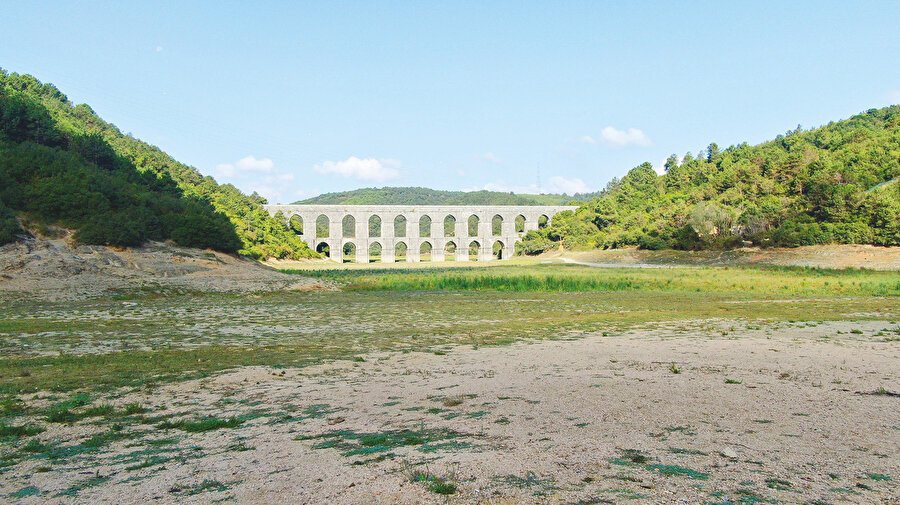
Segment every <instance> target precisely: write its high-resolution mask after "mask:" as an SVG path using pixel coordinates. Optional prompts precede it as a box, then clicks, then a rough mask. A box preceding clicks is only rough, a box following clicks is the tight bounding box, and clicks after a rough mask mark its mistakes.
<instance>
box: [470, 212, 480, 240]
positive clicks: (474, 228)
mask: <svg viewBox="0 0 900 505" xmlns="http://www.w3.org/2000/svg"><path fill="white" fill-rule="evenodd" d="M469 236H470V237H477V236H478V216H476V215H475V214H472V215H471V216H469Z"/></svg>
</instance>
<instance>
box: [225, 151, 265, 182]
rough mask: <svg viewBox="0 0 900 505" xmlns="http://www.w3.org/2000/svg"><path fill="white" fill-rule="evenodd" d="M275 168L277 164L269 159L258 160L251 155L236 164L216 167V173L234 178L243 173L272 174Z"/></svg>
mask: <svg viewBox="0 0 900 505" xmlns="http://www.w3.org/2000/svg"><path fill="white" fill-rule="evenodd" d="M273 168H275V162H273V161H272V160H270V159H269V158H262V159H256V158H255V157H254V156H252V155H250V156H247V157H244V158H241V159H239V160H237V161H236V162H234V163H221V164H219V165H216V172H218V173H219V174H221V175H224V176H225V177H234V176H235V175H238V174H239V173H241V172H271V171H272V169H273Z"/></svg>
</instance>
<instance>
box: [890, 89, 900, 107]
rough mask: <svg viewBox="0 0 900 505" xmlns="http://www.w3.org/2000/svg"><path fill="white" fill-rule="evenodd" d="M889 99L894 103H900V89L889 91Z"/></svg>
mask: <svg viewBox="0 0 900 505" xmlns="http://www.w3.org/2000/svg"><path fill="white" fill-rule="evenodd" d="M887 99H888V102H889V103H891V104H892V105H896V104H900V89H895V90H894V91H890V92H888V94H887Z"/></svg>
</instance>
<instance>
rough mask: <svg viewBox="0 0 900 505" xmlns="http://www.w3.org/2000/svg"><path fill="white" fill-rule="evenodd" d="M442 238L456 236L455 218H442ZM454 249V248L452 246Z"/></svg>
mask: <svg viewBox="0 0 900 505" xmlns="http://www.w3.org/2000/svg"><path fill="white" fill-rule="evenodd" d="M444 236H445V237H455V236H456V218H455V217H453V216H447V217H445V218H444ZM454 247H456V246H455V245H454Z"/></svg>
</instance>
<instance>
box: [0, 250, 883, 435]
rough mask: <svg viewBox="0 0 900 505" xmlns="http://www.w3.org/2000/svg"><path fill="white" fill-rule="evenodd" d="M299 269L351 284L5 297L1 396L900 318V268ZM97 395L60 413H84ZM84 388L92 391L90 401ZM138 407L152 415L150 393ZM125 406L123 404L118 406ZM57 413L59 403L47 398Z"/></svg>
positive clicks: (0, 308)
mask: <svg viewBox="0 0 900 505" xmlns="http://www.w3.org/2000/svg"><path fill="white" fill-rule="evenodd" d="M486 265H490V266H477V267H472V266H465V267H456V268H448V267H432V268H419V267H415V268H388V269H358V268H332V269H324V268H318V269H316V270H303V271H297V272H296V273H301V274H304V275H312V276H316V277H321V278H327V279H333V280H336V281H339V282H341V283H344V285H345V286H346V288H345V291H343V292H318V293H297V292H276V293H262V294H258V295H255V296H253V297H247V296H236V295H232V294H203V295H200V294H190V293H188V294H173V295H172V296H168V297H164V296H157V295H156V294H152V295H146V296H143V297H140V296H136V297H134V298H132V299H133V300H135V305H133V306H128V307H123V305H122V302H121V301H120V300H118V299H117V298H115V297H113V298H108V299H90V300H80V301H71V302H65V303H53V302H32V301H28V300H27V299H22V298H13V299H2V295H0V355H2V356H3V358H0V394H2V395H5V396H4V399H3V401H2V402H0V409H2V412H0V413H4V415H19V414H17V413H16V412H15V411H17V410H19V409H22V408H24V407H23V406H22V405H21V404H20V403H19V402H18V400H16V395H19V394H22V393H26V392H34V391H40V390H44V391H47V390H50V391H73V390H76V391H84V390H85V388H87V389H88V390H92V391H97V392H101V393H102V392H105V391H111V390H115V389H119V388H122V387H127V388H142V389H151V388H153V387H155V386H157V385H160V384H165V383H167V382H171V381H180V380H187V379H196V378H202V377H204V376H207V375H209V374H212V373H216V372H218V371H221V370H225V369H230V368H234V367H240V366H272V367H283V368H291V367H293V368H296V367H304V366H307V365H312V364H318V363H321V362H323V361H324V360H331V359H350V360H352V359H354V358H356V357H361V356H362V355H364V354H367V353H371V352H380V351H394V352H410V351H425V352H438V353H444V352H446V349H449V347H448V346H449V345H453V344H469V345H477V346H485V345H501V344H507V343H511V342H514V341H518V340H522V339H545V338H571V337H573V336H577V335H580V334H583V333H585V332H598V333H599V332H604V333H606V334H616V333H617V332H619V331H621V330H624V329H627V328H630V327H633V326H635V325H645V324H648V323H649V324H652V323H657V322H667V321H685V320H701V319H710V318H727V319H734V320H744V321H752V322H754V323H756V326H757V327H759V324H761V323H768V322H772V321H787V320H794V321H817V322H821V321H831V320H847V319H854V320H865V319H881V320H885V319H887V320H891V319H896V318H897V315H898V314H900V296H898V293H900V274H897V273H896V272H874V271H863V270H848V271H837V270H819V269H802V268H756V267H754V268H749V267H748V268H667V269H625V268H615V269H597V268H590V267H584V266H579V265H559V264H556V265H542V264H509V263H502V264H501V263H499V262H498V263H494V264H492V263H487V264H486ZM89 401H90V399H89V398H88V397H87V396H83V397H78V398H75V397H73V398H72V399H71V400H69V402H70V403H67V404H60V405H58V406H57V408H56V411H55V412H54V413H52V414H50V415H52V416H53V417H54V419H57V420H59V421H60V422H76V421H78V420H79V419H80V416H81V415H82V414H83V413H84V412H83V410H82V409H81V407H83V406H84V405H86V402H89ZM81 402H84V403H81ZM130 408H131V409H133V410H129V407H127V406H126V407H125V408H124V414H125V415H134V414H139V413H140V412H139V410H140V408H139V407H138V406H134V407H130ZM121 413H123V409H122V407H119V408H117V409H116V411H115V415H121ZM43 415H48V413H44V414H43Z"/></svg>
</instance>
